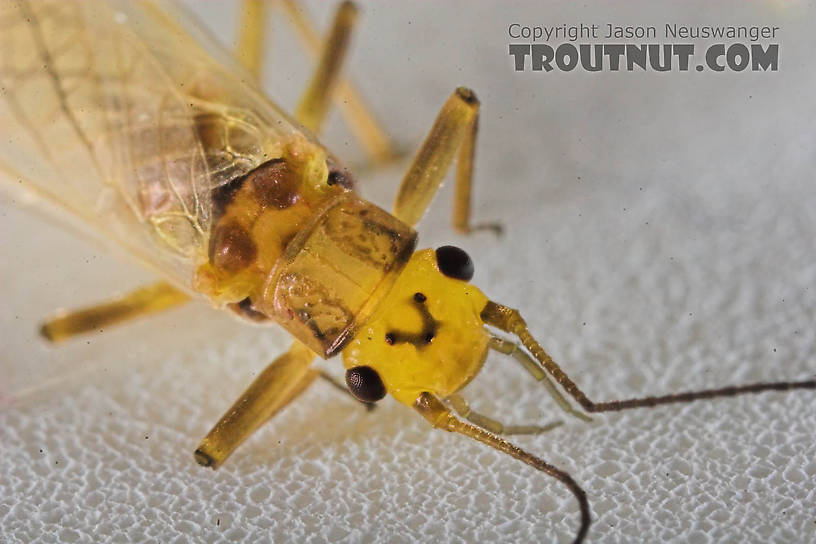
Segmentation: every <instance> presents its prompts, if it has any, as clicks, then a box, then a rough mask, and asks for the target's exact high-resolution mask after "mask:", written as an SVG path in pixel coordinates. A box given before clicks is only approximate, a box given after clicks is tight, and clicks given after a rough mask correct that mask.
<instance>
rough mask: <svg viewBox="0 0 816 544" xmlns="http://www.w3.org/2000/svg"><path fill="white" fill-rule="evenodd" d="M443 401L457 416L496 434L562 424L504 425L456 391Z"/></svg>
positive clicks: (539, 430) (528, 431) (536, 431)
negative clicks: (471, 405) (478, 410)
mask: <svg viewBox="0 0 816 544" xmlns="http://www.w3.org/2000/svg"><path fill="white" fill-rule="evenodd" d="M445 401H446V402H447V403H448V404H449V405H450V407H451V408H453V411H454V412H456V413H457V414H458V415H459V416H461V417H463V418H465V419H467V420H468V421H470V422H471V423H473V424H474V425H477V426H479V427H481V428H482V429H484V430H486V431H490V432H491V433H493V434H498V435H519V434H543V433H546V432H548V431H551V430H553V429H555V428H557V427H560V426H561V425H563V424H564V422H563V421H561V420H557V421H553V422H551V423H548V424H546V425H543V426H542V425H505V424H503V423H502V422H500V421H498V420H496V419H493V418H492V417H489V416H486V415H484V414H480V413H479V412H476V411H475V410H473V409H471V407H470V405H469V404H468V402H467V401H466V400H465V398H464V397H463V396H462V395H460V394H458V393H454V394H453V395H450V396H448V397H447V398H445Z"/></svg>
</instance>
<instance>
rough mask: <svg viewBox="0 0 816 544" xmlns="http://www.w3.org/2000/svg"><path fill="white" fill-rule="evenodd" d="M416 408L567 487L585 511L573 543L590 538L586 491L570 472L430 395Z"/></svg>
mask: <svg viewBox="0 0 816 544" xmlns="http://www.w3.org/2000/svg"><path fill="white" fill-rule="evenodd" d="M414 409H415V410H416V411H417V412H419V413H420V415H421V416H422V417H424V418H425V419H426V420H427V421H428V422H429V423H430V424H431V425H433V426H434V427H435V428H437V429H443V430H446V431H449V432H457V433H459V434H463V435H465V436H467V437H468V438H472V439H474V440H476V441H478V442H481V443H482V444H485V445H487V446H490V447H491V448H493V449H495V450H497V451H500V452H502V453H506V454H507V455H509V456H511V457H513V458H515V459H518V460H519V461H521V462H523V463H526V464H528V465H530V466H531V467H533V468H534V469H536V470H539V471H541V472H543V473H545V474H547V475H548V476H551V477H553V478H555V479H556V480H558V481H560V482H561V483H562V484H564V485H565V486H566V487H567V489H569V490H570V493H572V494H573V496H574V497H575V499H576V500H577V501H578V506H579V508H580V510H581V526H580V528H579V529H578V533H577V534H576V535H575V540H574V541H573V543H574V544H580V543H581V542H583V541H584V537H586V534H587V531H589V526H590V524H591V523H592V518H591V516H590V513H589V502H588V501H587V498H586V492H585V491H584V490H583V489H581V486H579V485H578V484H577V483H576V482H575V480H573V479H572V476H570V475H569V474H568V473H567V472H564V471H563V470H561V469H558V468H556V467H554V466H553V465H551V464H549V463H547V462H545V461H543V460H542V459H539V458H538V457H536V456H534V455H532V454H530V453H527V452H526V451H524V450H522V449H521V448H519V447H518V446H515V445H514V444H511V443H510V442H508V441H506V440H504V439H502V438H499V437H498V436H496V435H494V434H492V433H490V432H488V431H486V430H484V429H482V428H480V427H477V426H475V425H471V424H469V423H466V422H464V421H462V420H460V419H458V418H457V417H456V416H454V415H453V414H451V412H450V410H448V409H447V408H445V405H444V404H442V401H440V400H439V399H438V398H436V397H435V396H433V395H432V394H430V393H422V394H421V395H420V396H419V397H418V398H417V400H416V402H415V403H414Z"/></svg>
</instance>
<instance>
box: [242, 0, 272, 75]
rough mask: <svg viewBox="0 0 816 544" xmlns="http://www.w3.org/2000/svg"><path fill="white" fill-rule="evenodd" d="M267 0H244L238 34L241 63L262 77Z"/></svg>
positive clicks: (253, 73)
mask: <svg viewBox="0 0 816 544" xmlns="http://www.w3.org/2000/svg"><path fill="white" fill-rule="evenodd" d="M266 1H267V0H244V1H243V9H242V10H241V13H242V15H241V28H240V32H239V34H238V49H237V52H236V54H237V56H238V59H239V60H240V61H241V63H242V64H243V65H244V66H246V67H247V69H248V70H249V71H250V72H251V73H252V75H253V76H255V79H257V80H260V79H261V70H262V68H263V55H264V45H265V43H264V42H265V41H266V40H265V39H264V38H265V37H266V22H267V21H266Z"/></svg>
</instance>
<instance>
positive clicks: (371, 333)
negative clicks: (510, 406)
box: [343, 246, 488, 406]
mask: <svg viewBox="0 0 816 544" xmlns="http://www.w3.org/2000/svg"><path fill="white" fill-rule="evenodd" d="M472 276H473V263H472V261H471V260H470V258H469V257H468V256H467V254H466V253H465V252H464V251H462V250H461V249H459V248H456V247H453V246H443V247H440V248H439V249H437V250H433V249H424V250H420V251H417V252H415V253H414V254H413V256H412V257H411V259H410V261H409V262H408V264H407V265H406V267H405V269H404V270H403V272H402V274H400V276H399V278H398V279H397V281H396V283H395V284H394V286H393V288H392V289H391V291H390V292H389V293H388V295H387V296H386V298H385V300H384V301H383V302H382V304H381V305H380V307H379V309H378V310H377V311H376V313H375V314H374V315H373V316H372V317H371V319H369V320H368V321H367V322H366V323H365V324H364V325H363V326H362V327H361V328H360V330H359V332H358V333H357V335H356V336H355V337H354V339H353V340H352V341H351V342H350V343H349V344H348V345H347V346H346V347H345V349H344V350H343V365H344V366H345V367H346V369H347V371H346V381H347V382H348V385H349V389H350V390H351V391H352V393H353V394H355V396H357V397H358V398H360V399H361V400H365V401H375V400H379V399H380V398H382V397H383V396H384V395H385V393H390V394H391V395H392V396H393V397H394V398H396V399H397V400H398V401H400V402H403V403H405V404H408V405H409V406H410V405H412V404H413V403H414V401H416V399H417V397H418V396H419V395H420V394H421V393H423V392H430V393H434V394H436V395H437V396H439V397H442V398H444V397H446V396H448V395H450V394H451V393H454V392H456V391H457V390H459V389H461V388H462V387H464V386H465V385H466V384H467V383H468V382H469V381H470V380H471V379H472V378H473V377H474V376H475V375H476V374H477V373H478V372H479V370H480V369H481V367H482V364H483V363H484V360H485V357H486V355H487V342H488V334H487V332H486V331H485V329H484V323H483V322H482V319H481V317H480V313H481V311H482V310H483V309H484V307H485V305H486V304H487V302H488V299H487V297H486V296H485V295H484V294H483V293H482V292H481V291H480V290H479V289H477V288H476V287H474V286H473V285H471V284H469V283H468V281H469V280H470V278H471V277H472Z"/></svg>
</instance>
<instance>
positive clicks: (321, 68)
mask: <svg viewBox="0 0 816 544" xmlns="http://www.w3.org/2000/svg"><path fill="white" fill-rule="evenodd" d="M356 17H357V8H356V7H355V6H354V4H352V3H351V2H343V3H342V4H340V6H339V7H338V8H337V13H335V16H334V22H333V23H332V28H331V31H330V32H329V37H328V38H327V39H326V41H325V42H324V43H323V49H322V51H321V53H320V60H319V61H318V63H317V68H316V69H315V71H314V74H313V75H312V80H311V81H310V82H309V86H308V87H307V88H306V92H305V93H303V97H302V98H301V100H300V104H299V105H298V107H297V109H296V110H295V118H296V119H297V120H298V121H300V122H301V123H303V125H304V126H306V128H308V129H309V130H311V131H312V132H314V133H317V132H319V131H320V127H321V125H322V124H323V121H324V120H325V118H326V114H327V113H328V111H329V101H330V100H331V97H332V95H333V93H334V89H335V86H336V85H337V82H338V79H339V76H340V68H341V66H342V64H343V59H344V57H345V55H346V50H347V49H348V43H349V39H350V38H351V29H352V27H353V26H354V21H355V19H356Z"/></svg>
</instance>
